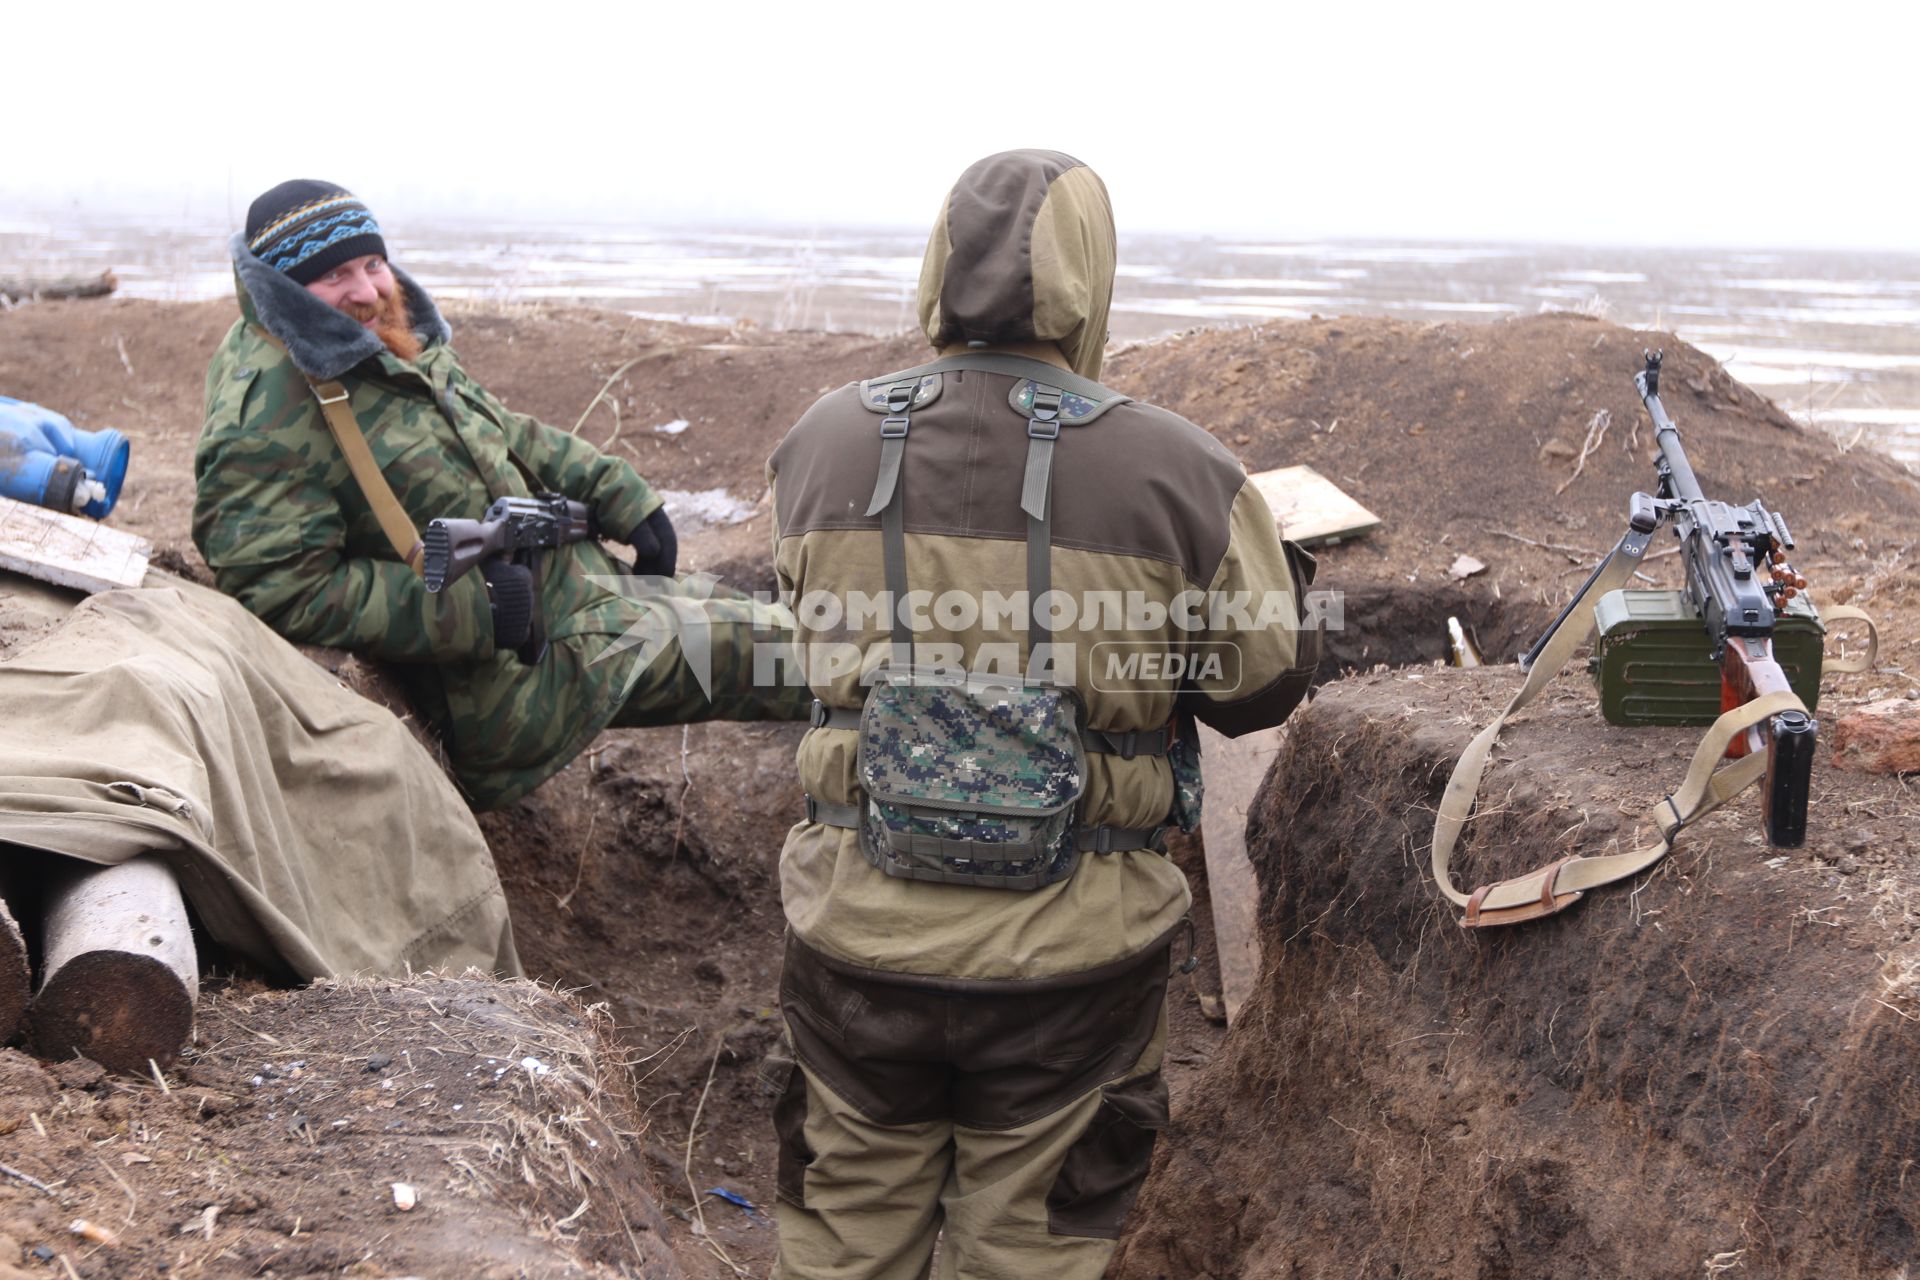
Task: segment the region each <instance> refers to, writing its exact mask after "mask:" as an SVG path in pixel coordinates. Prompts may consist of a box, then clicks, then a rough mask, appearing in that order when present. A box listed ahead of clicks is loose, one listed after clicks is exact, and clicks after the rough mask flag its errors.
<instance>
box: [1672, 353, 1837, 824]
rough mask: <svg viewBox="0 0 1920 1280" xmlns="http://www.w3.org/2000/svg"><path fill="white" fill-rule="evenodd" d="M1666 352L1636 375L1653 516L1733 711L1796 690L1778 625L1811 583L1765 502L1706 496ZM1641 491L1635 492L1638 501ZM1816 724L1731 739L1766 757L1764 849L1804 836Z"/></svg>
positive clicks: (1794, 716)
mask: <svg viewBox="0 0 1920 1280" xmlns="http://www.w3.org/2000/svg"><path fill="white" fill-rule="evenodd" d="M1660 354H1661V353H1660V352H1658V351H1654V352H1649V353H1648V354H1647V357H1646V367H1645V368H1644V369H1642V370H1641V371H1640V373H1639V374H1637V375H1636V376H1635V378H1634V385H1635V386H1636V387H1638V388H1639V391H1640V399H1641V402H1642V403H1643V404H1645V405H1646V407H1647V414H1648V416H1650V417H1651V418H1652V419H1653V427H1654V439H1655V440H1656V441H1657V442H1658V443H1659V445H1660V461H1659V463H1658V465H1657V467H1656V473H1657V474H1658V476H1659V480H1660V484H1659V492H1658V494H1657V495H1656V496H1655V498H1654V504H1655V508H1656V512H1657V513H1658V514H1660V515H1670V516H1671V517H1672V518H1673V521H1674V532H1675V533H1676V534H1678V535H1679V537H1680V545H1681V554H1682V558H1683V560H1684V561H1685V563H1686V568H1687V595H1688V596H1689V598H1690V599H1691V600H1692V601H1693V606H1694V608H1695V610H1697V611H1698V613H1699V615H1700V619H1701V621H1702V622H1704V623H1705V624H1706V628H1707V636H1708V639H1709V640H1710V641H1711V643H1712V645H1713V657H1714V658H1715V659H1716V660H1718V661H1719V663H1720V709H1721V711H1723V712H1726V711H1731V710H1733V709H1734V708H1735V707H1739V706H1744V705H1745V704H1746V703H1748V702H1751V701H1753V700H1754V699H1755V698H1758V697H1761V696H1762V695H1765V694H1769V693H1777V692H1782V691H1785V692H1792V687H1791V686H1790V685H1789V684H1788V682H1787V677H1786V673H1785V672H1783V671H1782V670H1781V669H1780V664H1779V662H1777V661H1775V659H1774V651H1773V638H1774V628H1775V625H1776V623H1777V622H1778V620H1779V618H1780V615H1781V612H1782V610H1783V609H1784V608H1785V607H1786V604H1787V602H1788V601H1790V600H1792V599H1793V598H1794V596H1796V595H1798V594H1799V593H1800V592H1802V591H1804V590H1805V589H1806V586H1807V580H1806V579H1805V578H1803V577H1801V576H1800V575H1799V574H1797V573H1795V572H1794V571H1793V569H1792V568H1791V567H1790V566H1789V565H1788V564H1787V552H1789V551H1791V550H1793V535H1792V534H1791V533H1789V532H1788V531H1787V522H1786V521H1785V520H1783V519H1781V517H1780V514H1779V513H1778V512H1775V511H1769V510H1767V509H1766V508H1765V507H1763V506H1761V505H1760V501H1759V499H1757V498H1756V499H1755V500H1754V501H1752V502H1750V503H1748V504H1747V505H1746V506H1744V507H1732V506H1728V505H1727V504H1726V503H1724V502H1716V501H1714V500H1712V499H1710V498H1708V497H1707V496H1706V495H1705V494H1704V493H1702V492H1701V491H1700V482H1699V481H1698V480H1696V479H1695V478H1694V475H1693V468H1692V467H1691V466H1689V465H1688V463H1687V453H1686V450H1685V449H1683V448H1681V447H1680V430H1679V428H1678V427H1675V426H1674V425H1673V419H1671V418H1669V417H1668V416H1667V411H1666V407H1665V406H1664V405H1662V404H1661V403H1660ZM1640 496H1642V495H1637V494H1636V495H1635V497H1636V498H1638V497H1640ZM1818 733H1819V726H1818V725H1817V724H1816V723H1815V722H1814V719H1813V717H1812V716H1810V715H1809V714H1807V712H1806V711H1805V710H1804V709H1802V710H1786V711H1781V712H1779V713H1778V714H1776V715H1771V716H1768V717H1767V718H1766V719H1764V720H1762V721H1760V722H1759V723H1758V724H1755V725H1753V726H1751V727H1750V728H1748V729H1747V730H1746V731H1745V732H1744V733H1740V734H1737V735H1735V737H1734V739H1733V741H1732V742H1730V743H1729V744H1728V745H1727V756H1728V757H1729V758H1731V759H1738V758H1739V757H1741V756H1745V755H1749V754H1758V753H1760V752H1765V753H1766V756H1767V772H1766V779H1765V782H1764V783H1763V784H1762V788H1763V789H1762V791H1761V793H1760V805H1761V813H1762V814H1763V815H1764V818H1765V822H1766V830H1767V843H1768V844H1772V845H1777V846H1779V847H1780V848H1783V849H1797V848H1799V847H1800V845H1801V844H1802V843H1804V842H1805V840H1806V838H1807V788H1808V785H1809V783H1810V782H1811V780H1812V776H1813V743H1814V738H1815V736H1816V735H1817V734H1818Z"/></svg>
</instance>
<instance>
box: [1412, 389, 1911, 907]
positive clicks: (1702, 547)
mask: <svg viewBox="0 0 1920 1280" xmlns="http://www.w3.org/2000/svg"><path fill="white" fill-rule="evenodd" d="M1634 384H1635V386H1636V387H1637V388H1638V390H1639V392H1640V398H1641V401H1642V402H1643V403H1644V404H1645V405H1646V409H1647V413H1648V414H1649V415H1650V416H1651V417H1652V419H1653V425H1654V430H1655V439H1656V441H1657V442H1658V444H1659V447H1660V457H1659V460H1658V462H1657V463H1656V464H1655V474H1656V477H1657V479H1658V484H1657V486H1656V492H1655V493H1654V494H1652V495H1648V494H1645V493H1636V494H1634V495H1633V497H1632V499H1631V501H1630V503H1629V507H1628V515H1627V532H1626V534H1625V535H1624V536H1623V537H1622V538H1621V539H1620V541H1619V543H1618V544H1617V545H1616V546H1615V547H1614V549H1613V551H1612V552H1611V553H1610V554H1609V555H1608V556H1607V557H1606V559H1604V560H1603V561H1601V563H1600V565H1599V567H1597V568H1596V569H1594V571H1593V573H1592V574H1591V575H1590V576H1589V577H1588V578H1587V581H1586V583H1585V584H1584V585H1583V586H1582V587H1581V588H1580V590H1579V591H1578V592H1576V593H1575V594H1574V598H1573V602H1572V603H1571V604H1569V605H1568V606H1567V607H1566V608H1565V609H1564V610H1562V611H1561V613H1560V616H1559V617H1558V618H1557V619H1555V620H1554V623H1553V625H1552V626H1551V627H1549V628H1548V629H1547V632H1546V634H1545V635H1543V636H1541V637H1540V640H1539V642H1538V643H1537V644H1535V645H1534V646H1533V648H1532V649H1530V650H1529V651H1528V652H1527V653H1526V654H1524V655H1522V657H1521V659H1520V665H1521V667H1522V668H1523V669H1524V670H1525V671H1526V673H1527V676H1526V680H1525V682H1524V683H1523V684H1522V686H1521V689H1520V691H1519V692H1518V693H1516V694H1514V696H1513V699H1512V701H1511V702H1509V703H1508V704H1507V708H1506V710H1504V711H1502V712H1501V713H1500V716H1499V718H1498V719H1496V720H1495V721H1494V722H1493V723H1492V724H1490V725H1488V726H1487V727H1486V728H1485V729H1483V730H1481V732H1480V733H1479V734H1478V735H1477V736H1475V738H1474V739H1473V741H1472V742H1471V743H1469V744H1468V746H1467V749H1466V750H1465V751H1464V752H1462V753H1461V756H1460V759H1459V760H1458V761H1457V762H1456V763H1455V765H1454V768H1453V774H1452V776H1451V777H1450V778H1449V779H1448V780H1447V787H1446V791H1445V792H1444V793H1443V794H1442V796H1441V799H1440V806H1439V813H1438V816H1437V817H1436V819H1435V822H1434V830H1433V878H1434V882H1435V884H1436V885H1438V886H1439V889H1440V891H1441V893H1442V894H1444V895H1445V896H1446V897H1447V898H1448V899H1449V900H1450V901H1452V902H1453V903H1455V904H1456V905H1458V906H1460V907H1463V908H1465V916H1464V918H1463V919H1462V921H1461V923H1462V924H1464V925H1466V926H1468V927H1472V928H1477V927H1484V926H1488V925H1500V924H1517V923H1519V922H1520V921H1523V920H1533V919H1537V918H1539V917H1541V916H1545V915H1551V914H1553V913H1554V912H1557V911H1561V910H1564V909H1565V908H1567V907H1568V906H1571V905H1572V904H1573V903H1575V902H1577V901H1579V900H1580V898H1581V897H1582V896H1583V895H1584V894H1585V893H1586V891H1587V890H1589V889H1594V888H1598V887H1599V886H1601V885H1605V884H1611V883H1613V882H1615V881H1617V880H1622V879H1625V878H1627V877H1628V876H1632V875H1637V874H1639V873H1640V872H1641V871H1644V870H1646V869H1647V868H1648V867H1650V866H1652V865H1653V864H1654V863H1656V862H1658V861H1659V860H1660V859H1661V858H1664V857H1665V856H1666V855H1667V853H1668V852H1669V851H1670V850H1671V849H1672V848H1673V841H1674V839H1675V837H1677V836H1678V835H1679V833H1680V831H1681V829H1682V828H1684V827H1685V826H1687V825H1688V824H1689V823H1691V822H1694V821H1696V820H1697V819H1699V818H1700V817H1702V816H1703V815H1705V814H1707V813H1710V812H1712V811H1713V810H1714V809H1716V808H1718V807H1719V806H1720V805H1722V804H1724V803H1726V802H1727V801H1728V800H1730V799H1732V798H1733V797H1734V796H1736V795H1738V794H1739V793H1740V792H1741V791H1742V790H1744V789H1745V788H1746V787H1747V786H1749V785H1750V784H1751V783H1753V782H1754V781H1755V780H1757V779H1762V778H1763V779H1764V782H1763V788H1764V789H1763V792H1762V800H1761V805H1762V811H1763V813H1764V815H1765V825H1766V836H1767V840H1768V842H1769V843H1770V844H1773V845H1776V846H1779V847H1781V848H1796V847H1798V846H1799V845H1800V844H1802V843H1803V842H1804V841H1805V840H1806V830H1807V791H1808V786H1809V783H1810V781H1811V777H1812V768H1813V747H1814V741H1815V738H1816V735H1817V734H1818V732H1819V729H1818V726H1817V725H1816V724H1815V722H1814V719H1813V716H1812V715H1811V714H1810V713H1809V711H1808V708H1809V707H1810V706H1811V705H1813V702H1814V699H1815V697H1817V695H1818V691H1819V679H1820V672H1821V667H1822V657H1821V653H1820V647H1819V642H1818V639H1817V636H1818V635H1819V620H1818V617H1817V616H1816V615H1814V614H1813V612H1812V611H1811V609H1809V608H1808V607H1807V606H1806V603H1805V601H1803V600H1796V597H1799V596H1800V594H1801V593H1802V592H1803V591H1804V590H1805V589H1806V585H1807V582H1806V579H1805V578H1802V577H1801V576H1800V575H1799V574H1797V573H1795V572H1794V571H1793V569H1792V568H1791V567H1790V566H1789V565H1788V564H1787V561H1786V553H1787V552H1788V551H1790V550H1792V548H1793V535H1792V534H1791V533H1790V532H1788V530H1787V522H1786V521H1785V520H1783V519H1781V518H1780V516H1779V515H1778V514H1776V513H1775V512H1772V511H1769V510H1767V509H1766V507H1764V506H1763V505H1761V503H1760V502H1759V501H1757V500H1756V501H1754V502H1750V503H1748V504H1747V505H1746V506H1744V507H1735V506H1730V505H1728V504H1727V503H1724V502H1718V501H1715V500H1713V499H1711V498H1708V497H1707V496H1706V495H1705V494H1704V493H1703V492H1702V491H1701V488H1700V482H1699V480H1698V479H1696V478H1695V476H1694V474H1693V467H1692V465H1691V464H1689V463H1688V461H1687V454H1686V450H1685V449H1683V448H1682V447H1681V445H1680V431H1679V428H1677V427H1675V426H1674V424H1673V419H1671V418H1669V417H1668V416H1667V411H1666V407H1665V406H1664V405H1662V404H1661V403H1660V353H1659V352H1648V353H1647V355H1646V365H1645V367H1644V368H1643V369H1642V370H1641V371H1640V373H1639V374H1638V375H1637V376H1636V377H1635V379H1634ZM1668 520H1671V521H1672V522H1673V529H1674V532H1675V533H1676V534H1677V535H1678V536H1679V538H1680V550H1681V554H1682V558H1683V562H1684V564H1685V565H1686V574H1687V586H1686V590H1685V592H1684V593H1661V592H1628V591H1620V590H1617V588H1620V587H1622V586H1623V585H1624V584H1625V583H1626V581H1627V580H1628V578H1629V577H1631V576H1632V574H1633V572H1634V571H1635V570H1636V569H1637V568H1638V567H1639V565H1640V563H1641V560H1642V559H1643V558H1644V557H1645V555H1646V551H1647V544H1648V542H1649V541H1650V540H1651V539H1652V537H1653V535H1654V533H1655V531H1656V530H1658V529H1659V527H1660V526H1661V525H1662V524H1663V523H1665V522H1667V521H1668ZM1631 597H1647V598H1650V599H1641V600H1638V601H1633V600H1630V599H1628V598H1631ZM1623 600H1625V601H1627V602H1626V603H1621V602H1622V601H1623ZM1790 603H1791V604H1792V607H1791V608H1789V607H1788V606H1789V604H1790ZM1648 605H1652V606H1657V608H1655V609H1652V610H1649V609H1648V608H1645V607H1643V606H1648ZM1636 613H1637V614H1638V616H1634V615H1636ZM1651 613H1658V614H1659V615H1660V616H1659V618H1658V622H1659V625H1658V626H1644V625H1638V624H1640V623H1644V622H1645V621H1646V620H1647V618H1648V616H1650V614H1651ZM1789 615H1791V616H1789ZM1608 616H1612V617H1613V618H1614V619H1615V620H1616V621H1620V620H1625V621H1626V622H1631V623H1634V624H1635V625H1617V626H1616V625H1613V624H1610V623H1608V622H1607V621H1606V619H1607V617H1608ZM1829 616H1830V617H1847V618H1851V619H1854V620H1858V621H1861V622H1864V623H1866V625H1867V628H1868V632H1869V636H1871V634H1872V623H1871V620H1869V619H1867V618H1866V615H1865V614H1862V613H1860V612H1859V611H1858V610H1856V609H1841V608H1835V609H1832V610H1830V611H1829ZM1596 622H1598V623H1599V625H1600V627H1601V631H1602V634H1601V638H1600V643H1599V645H1598V646H1596V648H1597V650H1598V651H1597V652H1596V655H1595V663H1596V669H1597V670H1598V672H1599V674H1600V679H1601V702H1602V706H1603V707H1604V708H1605V709H1606V712H1607V718H1608V719H1609V720H1611V721H1613V722H1614V723H1616V724H1647V723H1659V724H1695V723H1703V722H1711V727H1710V728H1709V729H1708V730H1707V732H1706V735H1705V737H1704V738H1703V739H1702V740H1701V742H1700V745H1699V747H1698V748H1697V749H1696V751H1695V752H1694V756H1693V761H1692V764H1691V766H1690V767H1689V768H1688V770H1687V775H1686V778H1685V779H1684V780H1683V781H1682V782H1681V784H1680V785H1679V786H1677V787H1675V788H1674V789H1673V791H1672V792H1671V793H1670V794H1669V795H1668V796H1666V797H1665V798H1664V799H1663V800H1661V801H1660V803H1659V804H1658V805H1656V806H1655V807H1654V809H1653V811H1652V812H1651V813H1650V814H1649V815H1648V817H1649V818H1650V820H1651V821H1652V823H1653V825H1654V826H1655V827H1656V828H1657V829H1658V830H1659V832H1660V838H1659V840H1658V841H1656V842H1655V843H1654V844H1652V845H1649V846H1647V847H1645V848H1642V849H1638V850H1633V851H1630V852H1624V853H1610V854H1604V855H1598V856H1579V857H1573V858H1563V859H1561V860H1560V861H1558V862H1554V863H1552V864H1550V865H1548V866H1545V867H1540V868H1537V869H1535V870H1533V871H1529V872H1527V873H1525V874H1524V875H1519V876H1515V877H1513V878H1511V879H1508V880H1501V881H1498V882H1496V883H1493V884H1489V885H1483V886H1482V887H1480V888H1479V889H1477V890H1475V891H1474V892H1473V893H1472V894H1467V893H1463V892H1461V891H1460V889H1459V888H1458V887H1456V886H1455V885H1454V883H1453V879H1452V876H1451V873H1450V872H1449V869H1448V868H1449V863H1450V861H1451V859H1452V855H1453V849H1454V845H1455V843H1456V842H1457V841H1458V840H1459V838H1460V833H1461V831H1462V829H1463V828H1464V827H1465V826H1466V823H1467V819H1468V817H1469V815H1470V814H1471V813H1472V810H1473V803H1474V797H1475V795H1476V794H1477V793H1478V791H1479V787H1480V779H1481V777H1482V776H1483V775H1484V774H1485V772H1486V768H1487V761H1488V758H1489V755H1490V753H1491V752H1492V749H1493V744H1494V741H1495V739H1496V738H1498V736H1499V733H1500V729H1501V726H1503V725H1504V724H1505V723H1506V721H1507V717H1509V716H1511V715H1512V714H1514V713H1515V712H1516V711H1519V710H1520V709H1521V708H1522V707H1524V706H1526V705H1527V704H1528V703H1529V702H1531V701H1533V699H1534V698H1535V697H1536V696H1538V695H1539V693H1540V692H1541V691H1542V690H1544V689H1545V688H1546V686H1547V684H1548V682H1549V681H1551V680H1552V679H1553V677H1554V676H1555V675H1556V674H1558V673H1559V671H1560V670H1561V668H1562V667H1564V666H1565V665H1566V663H1567V660H1568V659H1569V658H1570V657H1571V656H1572V655H1573V651H1574V649H1575V648H1577V647H1578V646H1579V645H1580V644H1581V643H1582V642H1583V641H1585V640H1586V638H1587V637H1588V636H1589V635H1591V634H1593V631H1594V627H1595V625H1596ZM1569 624H1571V625H1569ZM1669 624H1670V625H1669ZM1783 624H1795V625H1783ZM1809 624H1810V625H1809ZM1777 637H1780V638H1791V639H1792V640H1793V641H1794V642H1795V645H1796V646H1797V649H1798V651H1797V652H1796V655H1795V659H1794V660H1793V661H1791V662H1790V663H1789V664H1788V665H1789V666H1790V667H1792V668H1793V669H1794V671H1796V672H1797V673H1798V674H1799V676H1800V677H1801V678H1800V681H1799V684H1800V688H1799V689H1796V688H1795V686H1794V683H1793V682H1791V681H1790V680H1789V672H1788V671H1787V670H1786V669H1783V667H1782V664H1781V662H1780V661H1779V660H1778V658H1777V657H1776V655H1775V648H1774V645H1775V640H1776V638H1777ZM1809 639H1811V641H1812V649H1811V652H1810V653H1808V652H1806V650H1805V646H1804V645H1803V644H1801V643H1800V642H1802V641H1805V640H1809ZM1610 645H1611V652H1608V649H1609V646H1610ZM1872 660H1873V643H1872V640H1871V639H1869V642H1868V649H1867V653H1866V656H1865V658H1864V659H1862V660H1860V661H1858V662H1857V663H1847V664H1845V665H1843V664H1842V663H1839V662H1833V663H1828V664H1827V665H1828V669H1831V670H1842V671H1859V670H1864V669H1865V668H1866V666H1867V665H1868V664H1870V663H1871V662H1872ZM1716 664H1717V667H1718V670H1717V672H1716V671H1715V665H1716ZM1636 668H1640V669H1652V670H1653V671H1654V672H1655V679H1654V681H1653V683H1655V684H1657V685H1658V686H1659V689H1658V691H1655V692H1644V691H1643V692H1642V693H1640V694H1639V695H1637V696H1623V694H1622V691H1621V690H1619V689H1613V690H1609V688H1608V682H1609V679H1610V676H1609V672H1612V673H1614V674H1613V675H1612V676H1611V679H1613V680H1614V681H1615V682H1617V683H1625V682H1628V681H1630V680H1632V679H1633V677H1632V675H1631V674H1630V673H1631V672H1632V671H1633V670H1634V669H1636ZM1703 675H1704V677H1705V680H1703V679H1702V676H1703ZM1706 681H1717V683H1718V686H1719V689H1718V693H1719V697H1718V700H1717V702H1718V714H1717V715H1716V714H1715V700H1714V699H1713V698H1712V692H1713V686H1712V684H1708V683H1706ZM1703 685H1704V688H1703V687H1702V686H1703ZM1702 693H1704V694H1705V695H1706V696H1705V698H1702V697H1700V696H1699V695H1700V694H1702ZM1703 702H1704V706H1703V705H1701V704H1702V703H1703ZM1723 761H1726V762H1728V763H1725V764H1724V765H1722V762H1723Z"/></svg>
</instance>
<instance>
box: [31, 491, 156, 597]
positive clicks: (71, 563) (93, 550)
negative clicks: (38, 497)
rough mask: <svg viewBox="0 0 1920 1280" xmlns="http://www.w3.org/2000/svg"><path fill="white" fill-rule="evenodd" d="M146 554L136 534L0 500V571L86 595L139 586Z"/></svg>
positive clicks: (147, 548)
mask: <svg viewBox="0 0 1920 1280" xmlns="http://www.w3.org/2000/svg"><path fill="white" fill-rule="evenodd" d="M152 554H153V544H152V543H150V542H148V541H147V540H146V539H145V538H142V537H140V536H139V535H137V534H132V533H128V532H126V531H125V530H122V529H113V528H109V527H108V526H106V525H103V524H100V523H98V522H97V521H93V520H89V519H87V518H86V517H85V516H71V515H64V514H62V513H61V512H58V511H49V510H48V509H47V508H45V507H36V506H33V505H31V504H29V503H25V502H15V501H14V500H13V499H11V498H0V569H10V570H12V571H13V572H15V573H23V574H25V575H26V576H27V577H29V578H38V579H39V580H40V581H42V582H51V583H53V584H54V585H55V586H59V587H72V588H74V589H75V590H77V591H85V592H86V593H87V594H89V595H91V594H93V593H94V592H96V591H111V590H113V589H114V588H115V587H137V586H139V585H140V584H141V582H142V581H144V580H145V579H146V576H147V560H148V558H149V557H151V556H152Z"/></svg>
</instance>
